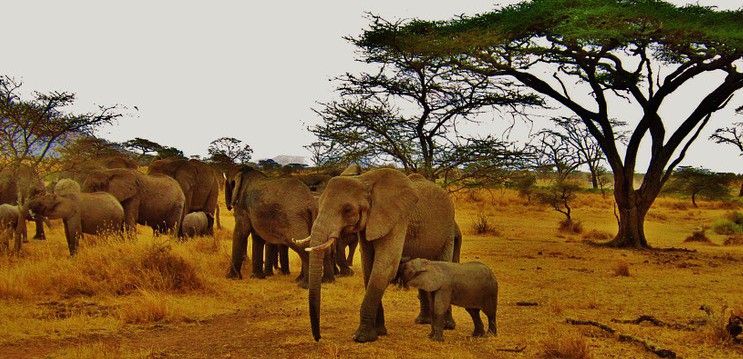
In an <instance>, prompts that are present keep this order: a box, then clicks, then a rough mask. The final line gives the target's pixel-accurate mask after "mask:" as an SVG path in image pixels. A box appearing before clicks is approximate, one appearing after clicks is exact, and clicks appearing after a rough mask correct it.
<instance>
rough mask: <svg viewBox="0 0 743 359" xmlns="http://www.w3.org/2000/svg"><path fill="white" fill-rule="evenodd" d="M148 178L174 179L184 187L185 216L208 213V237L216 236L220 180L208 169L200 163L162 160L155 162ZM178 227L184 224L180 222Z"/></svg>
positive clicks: (150, 168)
mask: <svg viewBox="0 0 743 359" xmlns="http://www.w3.org/2000/svg"><path fill="white" fill-rule="evenodd" d="M148 173H149V174H163V175H167V176H170V177H172V178H174V179H175V180H176V181H178V184H179V185H180V186H181V190H182V191H183V195H184V196H185V206H184V211H183V216H184V217H185V216H186V214H188V213H191V212H205V213H206V214H207V219H208V224H207V232H206V234H208V235H213V234H214V220H215V218H216V221H217V228H221V227H222V226H221V224H220V223H219V206H218V205H217V199H218V198H219V182H220V180H219V176H218V174H217V172H216V171H215V170H214V169H213V168H211V167H210V166H209V165H207V164H205V163H203V162H201V161H198V160H194V159H191V160H185V159H162V160H156V161H153V162H152V163H151V164H150V167H149V172H148ZM179 223H184V221H183V218H180V220H179ZM178 236H183V229H182V228H179V229H178Z"/></svg>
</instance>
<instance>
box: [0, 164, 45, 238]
mask: <svg viewBox="0 0 743 359" xmlns="http://www.w3.org/2000/svg"><path fill="white" fill-rule="evenodd" d="M44 190H45V188H44V183H43V182H42V181H41V177H39V174H38V173H37V172H36V171H35V170H34V169H33V168H31V167H29V166H27V165H19V166H13V167H7V168H5V169H3V170H2V171H0V204H3V203H7V204H11V205H20V206H21V207H23V204H24V203H25V202H26V201H28V199H29V198H31V197H33V196H35V195H37V194H39V193H44ZM24 218H25V219H28V220H33V221H34V222H35V223H36V232H35V234H34V237H33V238H34V239H38V240H44V239H46V235H45V234H44V219H43V218H42V217H37V218H32V217H31V216H28V215H27V214H24ZM23 225H24V226H25V223H23ZM24 241H27V240H26V239H25V238H24Z"/></svg>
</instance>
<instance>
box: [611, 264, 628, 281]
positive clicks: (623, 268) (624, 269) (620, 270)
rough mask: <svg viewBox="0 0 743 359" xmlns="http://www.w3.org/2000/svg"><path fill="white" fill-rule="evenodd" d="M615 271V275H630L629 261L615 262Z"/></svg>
mask: <svg viewBox="0 0 743 359" xmlns="http://www.w3.org/2000/svg"><path fill="white" fill-rule="evenodd" d="M613 273H614V276H615V277H629V276H630V272H629V263H627V262H626V261H619V262H617V263H616V264H614V268H613Z"/></svg>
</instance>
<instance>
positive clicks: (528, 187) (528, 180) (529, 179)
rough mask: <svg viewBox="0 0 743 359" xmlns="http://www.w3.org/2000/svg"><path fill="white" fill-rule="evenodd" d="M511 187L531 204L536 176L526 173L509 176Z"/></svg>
mask: <svg viewBox="0 0 743 359" xmlns="http://www.w3.org/2000/svg"><path fill="white" fill-rule="evenodd" d="M511 185H512V186H513V187H514V188H516V190H518V192H519V196H521V197H525V198H526V200H527V201H529V202H531V196H532V195H533V194H534V192H535V191H536V185H537V176H536V175H535V174H534V173H531V172H527V171H521V172H517V173H514V174H513V175H512V176H511Z"/></svg>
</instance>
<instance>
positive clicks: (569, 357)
mask: <svg viewBox="0 0 743 359" xmlns="http://www.w3.org/2000/svg"><path fill="white" fill-rule="evenodd" d="M539 358H542V359H591V358H593V356H592V355H591V350H590V349H589V347H588V344H587V343H586V340H585V339H584V338H583V337H582V336H581V335H579V334H567V335H555V334H553V335H552V336H551V337H550V338H549V339H547V340H545V341H544V343H543V344H542V353H541V354H540V355H539Z"/></svg>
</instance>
